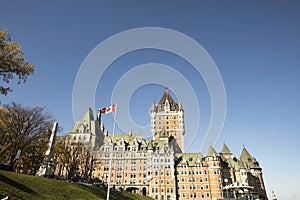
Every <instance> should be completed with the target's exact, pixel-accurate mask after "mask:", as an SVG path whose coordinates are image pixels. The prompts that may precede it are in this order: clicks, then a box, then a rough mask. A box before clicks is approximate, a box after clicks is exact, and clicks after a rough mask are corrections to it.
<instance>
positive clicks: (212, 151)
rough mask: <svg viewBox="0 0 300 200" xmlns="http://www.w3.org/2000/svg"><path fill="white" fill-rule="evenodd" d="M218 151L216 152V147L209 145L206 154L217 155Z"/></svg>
mask: <svg viewBox="0 0 300 200" xmlns="http://www.w3.org/2000/svg"><path fill="white" fill-rule="evenodd" d="M217 154H218V153H217V152H216V150H215V149H214V147H213V146H212V145H210V146H209V149H208V153H207V155H206V156H213V155H217Z"/></svg>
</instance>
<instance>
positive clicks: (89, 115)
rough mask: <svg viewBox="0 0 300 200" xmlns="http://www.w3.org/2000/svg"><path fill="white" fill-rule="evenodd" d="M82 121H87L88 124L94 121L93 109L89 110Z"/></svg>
mask: <svg viewBox="0 0 300 200" xmlns="http://www.w3.org/2000/svg"><path fill="white" fill-rule="evenodd" d="M82 120H83V121H84V120H85V121H87V122H90V121H94V116H93V110H92V109H91V108H88V110H87V111H86V113H85V114H84V116H83V118H82Z"/></svg>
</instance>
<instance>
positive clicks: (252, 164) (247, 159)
mask: <svg viewBox="0 0 300 200" xmlns="http://www.w3.org/2000/svg"><path fill="white" fill-rule="evenodd" d="M240 160H241V161H242V162H243V164H244V166H245V167H249V168H254V169H261V167H260V166H259V163H258V162H257V161H256V159H255V158H254V157H253V156H252V155H251V154H250V153H249V152H248V150H247V149H246V148H245V147H244V148H243V150H242V154H241V156H240Z"/></svg>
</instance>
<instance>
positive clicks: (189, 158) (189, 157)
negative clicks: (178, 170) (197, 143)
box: [177, 153, 207, 166]
mask: <svg viewBox="0 0 300 200" xmlns="http://www.w3.org/2000/svg"><path fill="white" fill-rule="evenodd" d="M177 157H179V158H180V160H181V162H180V163H179V164H178V166H182V164H183V163H184V162H187V164H188V166H196V164H198V163H199V164H200V163H202V164H203V165H204V166H206V165H207V164H206V162H205V161H203V155H202V154H201V153H183V154H177Z"/></svg>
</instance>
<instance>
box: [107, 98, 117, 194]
mask: <svg viewBox="0 0 300 200" xmlns="http://www.w3.org/2000/svg"><path fill="white" fill-rule="evenodd" d="M117 105H118V102H117V101H116V112H115V113H114V114H113V115H114V125H113V135H112V140H111V143H112V145H111V146H112V151H111V154H110V161H109V172H108V173H109V174H108V184H107V196H106V200H109V193H110V178H111V170H112V161H113V154H114V148H115V144H114V138H115V130H116V118H117Z"/></svg>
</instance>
